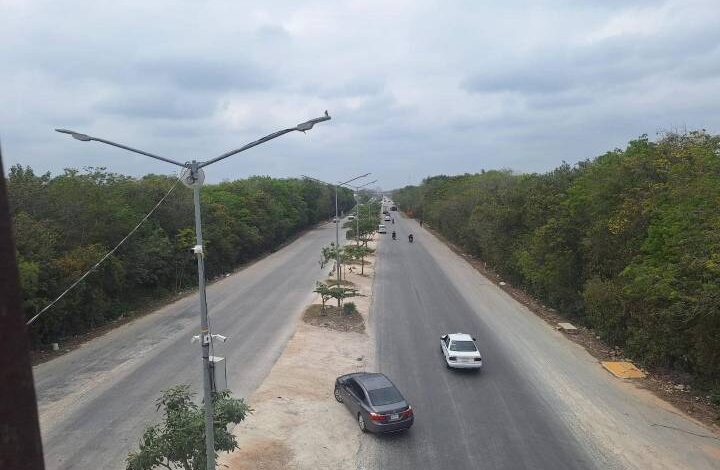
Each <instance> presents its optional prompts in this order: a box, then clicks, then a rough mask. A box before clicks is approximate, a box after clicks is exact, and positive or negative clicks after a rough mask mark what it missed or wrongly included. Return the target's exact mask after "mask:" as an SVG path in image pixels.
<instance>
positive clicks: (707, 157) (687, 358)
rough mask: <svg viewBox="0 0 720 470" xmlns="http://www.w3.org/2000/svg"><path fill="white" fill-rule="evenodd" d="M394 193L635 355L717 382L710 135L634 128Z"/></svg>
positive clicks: (717, 174) (719, 193)
mask: <svg viewBox="0 0 720 470" xmlns="http://www.w3.org/2000/svg"><path fill="white" fill-rule="evenodd" d="M394 198H395V200H396V201H397V202H398V203H399V205H400V206H401V208H402V209H403V210H405V211H406V212H408V213H411V214H413V215H414V216H415V217H418V218H422V219H424V220H425V221H426V222H428V223H430V224H431V225H432V226H433V227H435V228H436V229H438V230H439V231H440V232H441V233H443V235H445V236H446V237H447V238H449V239H450V240H452V241H453V242H455V243H457V244H459V245H460V246H462V247H463V248H464V249H466V250H468V251H470V252H472V253H473V254H475V255H477V256H478V257H480V258H482V259H483V260H484V261H485V262H487V263H488V264H489V265H491V266H492V267H493V268H495V269H496V270H497V271H499V272H500V273H502V274H503V275H504V276H506V277H508V278H510V279H511V280H513V281H514V282H515V283H517V284H519V285H522V286H524V287H525V288H526V289H528V290H529V291H531V292H532V293H533V294H535V295H537V296H538V297H540V298H542V299H544V301H545V302H547V303H549V304H550V305H552V306H554V307H557V308H559V309H561V310H562V311H564V312H566V313H569V314H571V315H573V316H575V318H577V320H578V321H580V322H583V323H585V324H587V325H589V326H591V327H593V328H595V329H596V331H597V332H598V333H599V334H601V335H602V336H603V337H604V338H606V339H607V340H608V341H610V342H611V343H614V344H617V345H621V346H624V347H625V349H626V351H627V352H628V353H629V354H631V355H632V356H634V357H635V358H637V359H639V360H641V361H643V362H644V363H646V364H656V365H663V366H670V367H674V368H677V369H682V370H686V371H691V372H694V373H695V374H697V376H699V377H701V378H704V379H708V380H710V381H714V382H715V383H716V384H718V383H720V303H719V301H720V230H719V229H720V137H719V136H714V135H709V134H707V133H705V132H691V133H688V134H684V135H677V134H667V135H664V136H662V137H661V138H660V139H659V140H658V141H657V142H652V141H650V140H649V139H648V138H647V137H646V136H642V137H640V138H638V139H637V140H634V141H631V142H630V143H629V144H628V145H627V147H626V148H625V149H616V150H613V151H611V152H607V153H606V154H604V155H601V156H599V157H597V158H595V159H593V160H587V161H583V162H580V163H579V164H577V165H574V166H571V165H568V164H563V165H561V166H560V167H558V168H556V169H555V170H553V171H550V172H547V173H544V174H522V175H518V174H514V173H512V172H509V171H487V172H482V173H481V174H473V175H470V174H466V175H461V176H453V177H449V176H436V177H432V178H427V179H426V180H424V181H423V183H422V184H421V185H420V186H409V187H406V188H403V189H400V190H398V191H396V193H395V195H394Z"/></svg>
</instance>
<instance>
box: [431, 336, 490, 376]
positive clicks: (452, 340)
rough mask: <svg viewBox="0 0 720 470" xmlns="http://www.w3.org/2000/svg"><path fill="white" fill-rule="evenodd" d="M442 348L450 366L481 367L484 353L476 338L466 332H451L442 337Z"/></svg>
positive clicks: (446, 361)
mask: <svg viewBox="0 0 720 470" xmlns="http://www.w3.org/2000/svg"><path fill="white" fill-rule="evenodd" d="M440 349H441V350H442V353H443V356H445V363H446V364H447V366H448V367H449V368H456V369H478V370H479V369H481V368H482V355H481V354H480V351H478V348H477V346H476V345H475V338H473V337H472V336H470V335H468V334H465V333H450V334H445V335H442V336H441V337H440Z"/></svg>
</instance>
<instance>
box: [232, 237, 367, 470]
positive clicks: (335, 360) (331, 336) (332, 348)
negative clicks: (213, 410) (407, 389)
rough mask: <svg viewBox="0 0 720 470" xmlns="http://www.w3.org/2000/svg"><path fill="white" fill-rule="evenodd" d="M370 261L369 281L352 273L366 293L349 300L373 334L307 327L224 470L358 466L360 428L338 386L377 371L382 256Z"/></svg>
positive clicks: (259, 395)
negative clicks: (375, 295)
mask: <svg viewBox="0 0 720 470" xmlns="http://www.w3.org/2000/svg"><path fill="white" fill-rule="evenodd" d="M370 246H371V247H372V248H374V246H372V244H371V245H370ZM368 260H369V261H370V262H371V263H372V264H370V265H369V266H366V267H365V275H364V276H360V275H359V274H358V273H355V272H347V273H346V279H347V280H348V281H351V282H352V283H354V284H355V285H356V287H357V288H358V289H359V290H360V293H361V294H362V295H363V296H362V297H355V298H352V299H348V300H347V301H352V302H354V303H355V304H356V306H357V308H358V310H359V311H360V313H361V314H362V316H363V318H364V319H365V322H366V324H367V325H368V328H366V330H365V332H364V333H354V332H340V331H334V330H330V329H328V328H323V327H318V326H312V325H308V324H305V323H303V322H302V321H299V323H298V327H297V331H296V332H295V335H294V336H293V337H292V338H291V339H290V342H289V343H288V345H287V348H286V349H285V351H284V352H283V354H282V355H281V356H280V358H279V359H278V361H277V363H276V364H275V366H274V367H273V369H272V370H271V372H270V374H269V375H268V377H267V378H266V379H265V381H264V382H263V383H262V385H261V386H260V387H259V388H258V389H257V390H256V391H255V393H253V394H252V395H251V396H250V397H249V399H248V403H249V404H250V406H251V407H252V408H253V409H254V410H255V411H254V413H253V414H252V415H250V416H249V417H248V418H247V419H246V420H245V421H244V422H242V423H241V424H239V425H238V426H236V427H235V430H234V432H235V435H236V436H237V438H238V444H239V445H240V449H239V450H237V451H235V452H233V453H232V454H229V455H223V456H221V457H220V459H219V462H218V463H219V464H220V465H223V466H225V468H229V469H232V470H261V469H262V470H265V469H267V470H269V469H279V468H289V469H317V470H324V469H328V470H329V469H333V470H334V469H354V468H355V466H356V454H357V451H358V448H359V445H360V430H359V429H358V427H357V425H356V424H355V421H354V420H353V419H352V417H351V416H350V415H349V414H348V412H347V410H346V409H345V407H344V406H342V405H341V404H339V403H337V402H336V401H335V399H334V397H333V387H334V382H335V378H336V377H338V376H339V375H343V374H347V373H350V372H356V371H362V370H373V367H374V359H373V351H374V348H373V343H372V340H371V338H372V337H373V336H372V330H371V328H370V326H371V325H370V324H369V323H368V313H369V311H370V304H371V302H372V280H373V274H374V256H371V257H370V258H368ZM352 271H355V269H353V270H352ZM358 271H359V269H358ZM319 301H320V299H319V297H318V298H317V299H316V300H315V302H314V303H319ZM220 465H219V466H220Z"/></svg>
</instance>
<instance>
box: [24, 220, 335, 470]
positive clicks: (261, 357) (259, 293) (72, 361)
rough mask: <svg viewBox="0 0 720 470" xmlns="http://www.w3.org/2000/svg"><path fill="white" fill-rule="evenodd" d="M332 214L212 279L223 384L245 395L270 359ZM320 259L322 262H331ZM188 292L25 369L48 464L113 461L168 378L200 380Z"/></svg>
mask: <svg viewBox="0 0 720 470" xmlns="http://www.w3.org/2000/svg"><path fill="white" fill-rule="evenodd" d="M334 227H335V226H334V224H328V225H324V226H322V227H319V228H317V229H314V230H311V231H310V232H308V233H306V234H305V235H303V236H302V237H300V238H299V239H298V240H296V241H294V242H293V243H291V244H290V245H288V246H286V247H284V248H283V249H281V250H279V251H277V252H275V253H273V254H272V255H270V256H268V257H266V258H264V259H262V260H260V261H258V262H257V263H255V264H253V265H251V266H248V267H247V268H245V269H244V270H242V271H240V272H238V273H236V274H234V275H232V276H230V277H228V278H225V279H222V280H221V281H219V282H216V283H214V284H212V285H211V286H210V287H209V288H208V293H207V299H208V308H209V312H210V324H211V329H212V331H213V332H214V333H221V334H223V335H225V336H228V337H229V338H230V340H229V341H228V342H227V343H225V344H222V343H220V344H218V343H216V345H215V355H218V356H224V357H226V362H227V370H228V385H229V388H230V389H231V390H232V391H233V393H234V394H235V396H240V397H243V396H247V395H249V394H250V393H251V392H252V391H253V390H254V389H255V388H256V387H257V386H258V385H259V384H260V383H261V382H262V379H263V378H264V377H265V376H266V375H267V373H268V372H269V371H270V369H271V368H272V365H273V364H274V363H275V361H276V359H277V358H278V356H279V355H280V354H281V352H282V351H283V349H284V348H285V344H286V343H287V341H288V339H289V338H290V336H291V335H292V333H293V331H294V327H295V321H296V319H297V317H298V315H299V314H300V313H301V311H302V308H303V307H304V306H305V305H306V304H307V303H309V301H310V299H311V297H312V295H313V294H312V290H313V287H314V281H315V279H317V278H318V274H319V272H320V266H319V265H318V260H319V258H320V249H321V247H322V246H324V245H327V244H328V243H329V242H330V241H334V239H335V229H334ZM330 269H331V268H330V267H326V270H328V271H329V270H330ZM198 330H199V313H198V303H197V296H196V295H191V296H189V297H187V298H185V299H183V300H180V301H178V302H176V303H173V304H172V305H169V306H167V307H165V308H162V309H161V310H159V311H157V312H155V313H153V314H151V315H148V316H145V317H143V318H141V319H138V320H136V321H134V322H132V323H129V324H127V325H125V326H122V327H120V328H118V329H116V330H113V331H112V332H110V333H108V334H106V335H104V336H102V337H100V338H96V339H94V340H92V341H90V342H89V343H87V344H85V345H84V346H82V347H81V348H79V349H77V350H75V351H73V352H71V353H69V354H67V355H65V356H62V357H59V358H57V359H55V360H52V361H50V362H47V363H44V364H41V365H39V366H37V367H36V368H35V369H34V375H35V386H36V389H37V394H38V404H39V409H40V421H41V430H42V436H43V446H44V453H45V462H46V468H47V469H48V470H60V469H75V470H82V469H88V470H96V469H121V468H125V467H124V461H125V457H126V455H127V453H128V451H129V450H131V449H132V448H137V442H138V439H139V438H140V436H141V434H142V430H143V428H144V426H145V425H146V424H148V423H150V422H151V421H153V420H155V419H157V414H156V413H155V405H154V404H155V400H156V399H157V398H158V396H159V394H160V392H161V391H162V390H163V389H166V388H167V387H169V386H171V385H174V384H179V383H188V384H191V385H192V387H193V389H194V390H196V391H199V390H201V384H202V380H201V377H202V376H201V370H202V368H201V362H202V361H201V357H200V346H199V345H198V344H197V343H194V344H191V343H190V339H191V337H192V335H194V334H197V332H198Z"/></svg>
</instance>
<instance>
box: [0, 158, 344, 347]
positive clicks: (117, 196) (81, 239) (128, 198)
mask: <svg viewBox="0 0 720 470" xmlns="http://www.w3.org/2000/svg"><path fill="white" fill-rule="evenodd" d="M175 182H176V179H175V178H174V177H169V176H158V175H148V176H145V177H143V178H132V177H128V176H123V175H118V174H114V173H109V172H107V171H105V170H104V169H88V170H86V171H77V170H65V172H64V173H63V174H61V175H57V176H51V175H50V174H49V173H48V174H43V175H36V174H35V173H34V172H33V170H32V169H31V168H29V167H23V166H20V165H16V166H14V167H12V168H11V169H10V173H9V176H8V180H7V183H8V193H9V200H10V207H11V211H12V214H13V219H14V223H15V231H16V233H15V234H16V237H15V239H16V245H17V251H18V264H19V270H20V277H21V284H22V289H23V293H22V294H23V300H24V308H25V313H26V316H27V317H28V318H30V317H31V316H33V315H34V314H35V313H36V312H37V311H39V310H40V309H42V308H43V307H44V306H45V305H47V303H48V302H50V301H51V300H52V299H54V298H55V297H56V296H57V295H59V293H61V292H62V291H63V290H64V289H65V288H66V287H67V286H68V285H70V284H71V283H72V282H73V281H74V280H75V279H77V278H78V277H79V276H80V275H82V274H83V273H84V272H85V271H86V270H87V269H88V268H89V267H90V266H92V265H93V264H95V263H96V262H97V261H98V260H99V259H100V258H101V257H102V256H103V255H104V254H105V253H106V252H107V251H108V250H109V249H111V248H112V247H113V246H115V244H117V243H118V242H119V241H120V240H121V239H122V238H123V237H124V236H125V235H126V234H127V233H128V232H129V231H130V230H131V229H132V228H133V227H134V226H135V225H136V224H137V223H138V222H139V221H140V220H141V219H142V217H143V216H144V215H145V214H147V213H148V212H149V211H150V209H152V207H153V206H154V205H155V204H156V203H157V202H158V201H159V200H160V199H161V198H162V197H163V196H164V195H165V194H166V193H167V192H168V191H169V190H170V188H171V187H172V186H173V185H174V184H175ZM201 194H202V204H201V206H202V218H203V235H204V239H205V240H204V241H205V248H206V272H207V276H208V278H212V277H214V276H216V275H219V274H222V273H226V272H228V271H231V270H232V269H233V268H234V267H236V266H238V265H239V264H241V263H244V262H247V261H249V260H251V259H253V258H255V257H257V256H258V255H259V254H261V253H263V252H267V251H271V250H273V249H276V248H277V247H278V246H279V245H280V244H281V243H283V242H284V241H286V240H287V239H288V238H289V237H291V236H292V235H294V234H296V233H298V232H299V231H301V230H303V229H304V228H306V227H309V226H311V225H313V224H316V223H318V222H319V221H322V220H327V219H329V218H330V217H332V216H333V215H334V210H335V209H334V208H335V206H334V204H335V199H334V198H335V193H334V189H333V188H331V187H328V186H323V185H321V184H319V183H316V182H313V181H310V180H304V179H303V180H299V179H273V178H269V177H253V178H249V179H246V180H238V181H230V182H223V183H220V184H208V185H205V186H204V187H203V190H202V193H201ZM339 205H340V207H341V209H342V210H347V209H349V208H351V207H352V206H353V205H354V202H353V196H352V193H351V192H350V191H349V190H341V192H340V193H339ZM193 214H194V212H193V202H192V191H191V190H189V189H187V188H186V187H184V186H183V185H182V184H180V185H178V186H177V187H176V188H175V190H174V191H173V192H172V193H171V194H170V196H169V197H168V198H167V200H166V201H165V202H164V203H163V204H162V205H161V206H160V207H159V208H158V209H157V211H156V212H155V213H154V214H153V216H152V217H151V218H150V219H149V220H148V221H147V222H146V223H145V224H144V225H143V226H142V227H141V228H140V229H139V230H138V231H137V232H136V233H135V234H134V235H133V237H132V238H131V239H130V240H129V241H128V242H126V243H125V244H124V245H123V246H122V247H121V248H120V249H119V250H118V251H117V252H116V253H115V254H114V255H112V256H111V257H110V258H109V259H108V260H107V261H106V262H105V263H103V265H102V266H101V267H100V268H99V269H98V270H97V271H96V272H95V273H93V274H92V275H90V276H89V277H88V278H86V279H85V280H84V281H83V282H82V283H81V284H79V285H78V286H77V288H76V289H74V290H73V291H72V292H71V293H70V294H68V295H67V296H66V297H65V298H63V300H61V301H60V302H59V303H58V304H56V305H55V306H54V307H53V308H52V309H51V310H48V311H47V312H46V313H45V314H43V316H42V317H41V318H40V319H38V320H37V322H35V323H33V325H32V328H31V334H32V338H33V342H34V344H35V345H38V344H41V343H47V342H50V341H53V340H57V339H59V338H62V337H67V336H69V335H74V334H77V333H81V332H83V331H86V330H88V329H89V328H92V327H95V326H99V325H102V324H103V323H106V322H108V321H111V320H113V319H115V318H117V317H119V316H120V315H122V314H124V313H125V312H128V311H130V310H133V309H135V308H137V307H138V306H141V305H143V304H144V303H145V302H146V301H147V299H157V298H162V297H163V296H166V295H168V294H171V293H173V292H177V291H179V290H181V289H184V288H187V287H192V286H194V285H196V284H197V271H196V261H195V258H194V256H192V255H191V253H190V252H189V249H190V247H192V246H193V245H195V229H194V215H193Z"/></svg>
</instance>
